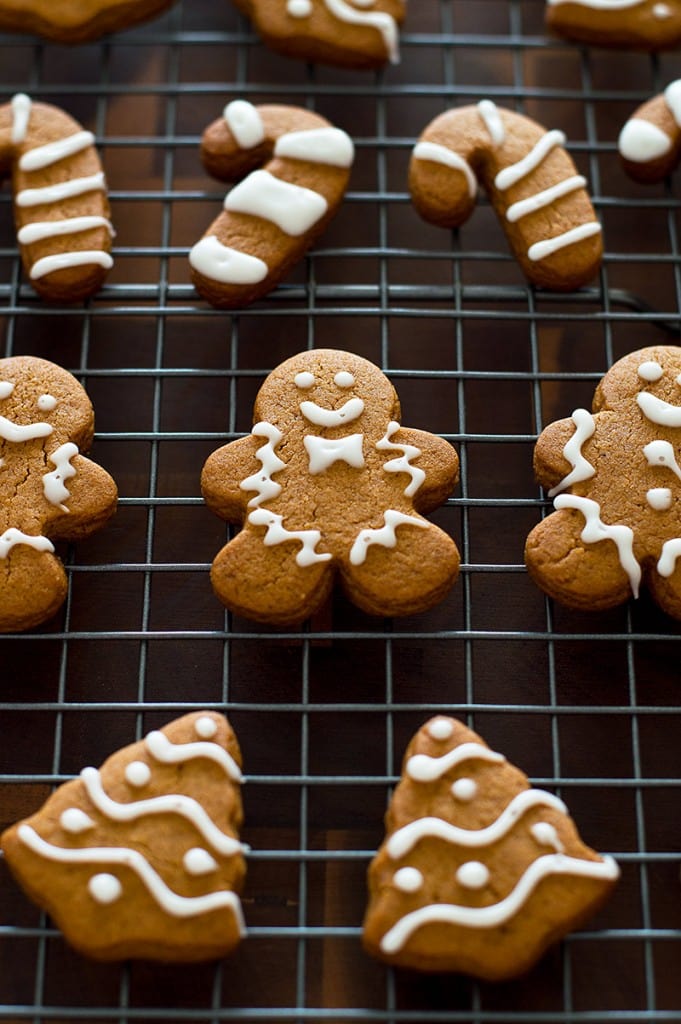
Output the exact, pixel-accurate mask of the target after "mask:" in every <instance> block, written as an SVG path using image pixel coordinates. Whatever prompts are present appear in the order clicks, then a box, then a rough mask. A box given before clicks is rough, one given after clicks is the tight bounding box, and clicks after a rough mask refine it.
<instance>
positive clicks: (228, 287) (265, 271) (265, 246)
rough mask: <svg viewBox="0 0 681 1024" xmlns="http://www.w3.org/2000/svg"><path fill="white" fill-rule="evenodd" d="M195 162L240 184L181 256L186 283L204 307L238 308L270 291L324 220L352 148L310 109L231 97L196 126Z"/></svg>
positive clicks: (340, 188) (336, 201)
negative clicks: (199, 131)
mask: <svg viewBox="0 0 681 1024" xmlns="http://www.w3.org/2000/svg"><path fill="white" fill-rule="evenodd" d="M201 158H202V161H203V164H204V166H205V168H206V170H207V171H208V172H209V173H210V174H212V175H213V176H214V177H216V178H219V179H220V180H221V181H235V180H238V181H239V184H238V185H236V186H235V187H234V188H233V189H232V190H231V191H230V192H229V193H228V194H227V196H226V198H225V201H224V208H223V211H222V213H220V214H219V216H218V217H217V218H216V219H215V220H214V221H213V223H212V224H211V225H210V227H209V228H208V230H207V231H206V233H205V234H204V236H203V238H202V239H201V240H200V241H199V242H197V243H196V245H195V246H194V247H193V248H192V250H191V252H190V254H189V263H190V266H191V271H192V280H193V282H194V285H195V287H196V290H197V291H198V292H199V293H200V294H201V295H202V296H203V297H204V298H205V299H207V300H208V302H210V303H211V304H212V305H214V306H217V307H221V308H229V307H233V306H243V305H246V304H247V303H249V302H253V301H254V300H255V299H257V298H260V297H261V296H262V295H266V294H267V292H269V291H271V290H272V288H274V286H275V285H276V284H277V283H278V282H279V281H280V280H281V279H282V278H283V277H284V276H285V275H286V274H287V273H288V271H289V270H290V269H291V267H292V266H293V265H294V264H295V263H297V262H298V261H299V260H300V259H301V258H302V257H303V255H304V254H305V253H306V252H307V250H308V249H309V248H310V246H311V245H312V244H313V242H314V241H315V239H316V238H317V237H318V236H319V235H320V234H321V232H322V231H323V230H324V228H325V227H326V225H327V224H328V222H329V221H330V220H331V218H332V217H333V215H334V214H335V212H336V210H337V209H338V206H339V205H340V202H341V200H342V198H343V196H344V194H345V189H346V187H347V184H348V179H349V177H350V169H351V167H352V162H353V159H354V146H353V144H352V141H351V139H350V138H349V137H348V136H347V135H346V134H345V132H344V131H341V130H340V129H339V128H334V127H333V125H331V124H329V122H328V121H326V120H324V118H323V117H320V116H319V115H318V114H314V113H312V112H311V111H309V110H304V109H303V108H301V107H284V106H278V105H268V106H261V107H254V106H253V104H251V103H248V102H246V101H245V100H234V101H233V102H232V103H229V104H228V105H227V106H226V107H225V109H224V112H223V115H222V117H220V118H218V119H217V120H216V121H214V122H213V123H212V124H211V125H209V126H208V128H207V129H206V131H205V132H204V135H203V139H202V143H201ZM239 179H241V180H239Z"/></svg>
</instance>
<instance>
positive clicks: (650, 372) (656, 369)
mask: <svg viewBox="0 0 681 1024" xmlns="http://www.w3.org/2000/svg"><path fill="white" fill-rule="evenodd" d="M663 373H664V370H663V369H662V367H661V366H660V364H659V363H656V362H655V361H654V360H652V359H650V360H648V362H646V363H641V365H640V366H639V368H638V375H639V377H640V378H641V380H647V381H651V382H652V381H656V380H659V379H660V377H661V376H662V374H663ZM680 376H681V375H680Z"/></svg>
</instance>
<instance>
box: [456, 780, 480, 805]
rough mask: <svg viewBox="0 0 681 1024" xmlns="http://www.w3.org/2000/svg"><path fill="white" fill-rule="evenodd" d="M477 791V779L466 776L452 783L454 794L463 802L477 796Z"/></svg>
mask: <svg viewBox="0 0 681 1024" xmlns="http://www.w3.org/2000/svg"><path fill="white" fill-rule="evenodd" d="M477 793H478V784H477V782H476V781H475V779H469V778H467V777H465V776H464V777H463V778H461V779H456V780H455V781H454V782H453V783H452V796H453V797H454V798H455V799H456V800H461V801H462V803H465V804H467V803H470V801H471V800H473V799H474V798H475V797H476V796H477Z"/></svg>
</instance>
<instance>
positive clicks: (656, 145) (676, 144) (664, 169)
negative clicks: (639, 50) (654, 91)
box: [617, 79, 681, 182]
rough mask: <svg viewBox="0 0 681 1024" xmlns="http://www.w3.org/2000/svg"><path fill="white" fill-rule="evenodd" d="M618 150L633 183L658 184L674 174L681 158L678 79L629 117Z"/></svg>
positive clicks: (680, 106)
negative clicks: (672, 172)
mask: <svg viewBox="0 0 681 1024" xmlns="http://www.w3.org/2000/svg"><path fill="white" fill-rule="evenodd" d="M617 147H618V149H619V153H620V156H621V158H622V163H623V165H624V169H625V170H626V172H627V174H629V175H630V176H631V177H632V178H634V179H635V180H636V181H643V182H655V181H661V180H662V178H665V177H666V176H667V175H668V174H670V173H671V171H673V170H674V168H675V167H676V165H677V163H678V162H679V157H680V156H681V79H677V81H675V82H672V83H671V84H670V85H668V86H667V88H666V89H665V90H664V92H662V93H660V94H659V95H658V96H655V97H653V99H651V100H648V101H647V102H646V103H643V104H642V105H641V106H640V107H639V108H638V110H636V111H635V113H634V114H632V116H631V117H630V118H629V120H628V121H627V122H626V124H625V125H624V127H623V129H622V131H621V132H620V137H619V140H618V143H617Z"/></svg>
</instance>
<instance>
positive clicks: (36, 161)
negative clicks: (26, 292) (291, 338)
mask: <svg viewBox="0 0 681 1024" xmlns="http://www.w3.org/2000/svg"><path fill="white" fill-rule="evenodd" d="M0 174H5V175H8V174H11V176H12V187H13V192H14V219H15V223H16V227H17V240H18V243H19V249H20V252H21V260H22V263H23V266H24V270H25V272H26V274H27V276H28V277H29V279H30V281H31V284H32V285H33V287H34V288H35V290H36V291H37V292H38V293H39V294H40V295H41V296H42V297H43V298H44V299H48V300H51V301H63V302H76V301H80V300H81V299H85V298H87V297H88V296H89V295H92V294H93V293H94V292H96V291H97V290H98V288H99V287H100V286H101V284H102V282H103V280H104V278H105V276H106V273H107V271H108V270H109V269H110V268H111V266H112V264H113V260H112V258H111V252H110V250H111V237H112V234H113V229H112V227H111V222H110V220H109V203H108V199H107V193H106V183H105V179H104V173H103V171H102V166H101V163H100V160H99V156H98V154H97V151H96V149H95V146H94V136H93V135H92V133H91V132H88V131H84V130H83V129H82V127H81V126H80V125H79V124H78V122H77V121H75V120H74V119H73V118H72V117H70V116H69V114H66V113H65V112H64V111H63V110H60V109H59V107H53V106H50V105H48V104H45V103H33V102H32V101H31V100H30V99H29V97H28V96H25V95H23V94H19V95H17V96H15V97H14V98H13V99H12V101H11V102H10V103H5V104H3V105H2V106H0Z"/></svg>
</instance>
